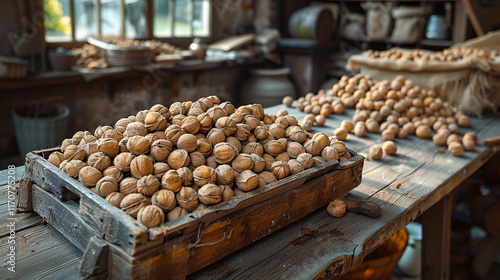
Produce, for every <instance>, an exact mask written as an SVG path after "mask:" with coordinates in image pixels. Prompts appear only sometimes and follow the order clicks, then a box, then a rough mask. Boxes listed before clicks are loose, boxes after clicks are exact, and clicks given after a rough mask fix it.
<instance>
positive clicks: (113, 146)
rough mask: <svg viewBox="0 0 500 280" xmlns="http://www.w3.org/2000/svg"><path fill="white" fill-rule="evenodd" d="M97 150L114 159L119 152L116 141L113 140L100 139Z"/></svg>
mask: <svg viewBox="0 0 500 280" xmlns="http://www.w3.org/2000/svg"><path fill="white" fill-rule="evenodd" d="M97 150H99V151H100V152H103V153H105V154H106V155H107V156H109V157H115V156H116V155H117V154H118V153H119V152H120V146H118V141H116V140H115V139H113V138H101V139H99V143H98V144H97Z"/></svg>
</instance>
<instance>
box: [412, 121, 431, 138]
mask: <svg viewBox="0 0 500 280" xmlns="http://www.w3.org/2000/svg"><path fill="white" fill-rule="evenodd" d="M415 134H416V135H417V136H418V137H420V138H424V139H425V138H430V137H431V134H432V129H431V128H430V127H429V126H428V125H424V124H423V125H420V126H419V127H417V130H416V131H415Z"/></svg>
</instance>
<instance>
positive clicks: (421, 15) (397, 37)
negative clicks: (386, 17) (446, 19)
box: [391, 6, 431, 44]
mask: <svg viewBox="0 0 500 280" xmlns="http://www.w3.org/2000/svg"><path fill="white" fill-rule="evenodd" d="M430 13H431V9H430V7H429V6H419V7H416V6H407V7H406V6H401V7H397V8H394V9H393V10H392V17H393V18H394V21H395V24H394V30H393V31H392V36H391V42H393V43H395V44H415V43H417V42H418V41H419V40H420V38H421V36H422V32H423V28H424V24H425V22H426V18H427V16H429V14H430Z"/></svg>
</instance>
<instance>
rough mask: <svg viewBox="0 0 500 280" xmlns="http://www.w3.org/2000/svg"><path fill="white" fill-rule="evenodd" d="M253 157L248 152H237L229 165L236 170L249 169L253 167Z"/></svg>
mask: <svg viewBox="0 0 500 280" xmlns="http://www.w3.org/2000/svg"><path fill="white" fill-rule="evenodd" d="M253 164H254V162H253V159H252V156H251V155H250V154H239V155H237V156H236V157H235V158H234V160H233V162H232V163H231V166H232V167H233V169H234V170H235V171H237V172H243V171H244V170H251V169H252V168H253Z"/></svg>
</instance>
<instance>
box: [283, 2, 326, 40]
mask: <svg viewBox="0 0 500 280" xmlns="http://www.w3.org/2000/svg"><path fill="white" fill-rule="evenodd" d="M333 26H334V23H333V15H332V13H331V12H330V10H328V9H326V8H324V7H321V6H309V7H306V8H303V9H300V10H298V11H296V12H294V13H293V14H292V16H291V17H290V19H289V20H288V32H289V33H290V35H291V36H292V37H294V38H301V39H316V40H317V41H318V42H327V41H328V40H330V38H331V37H332V33H333Z"/></svg>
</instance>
